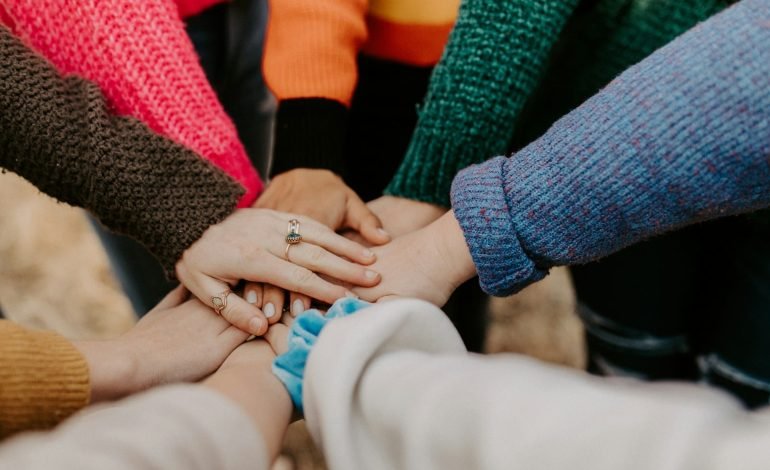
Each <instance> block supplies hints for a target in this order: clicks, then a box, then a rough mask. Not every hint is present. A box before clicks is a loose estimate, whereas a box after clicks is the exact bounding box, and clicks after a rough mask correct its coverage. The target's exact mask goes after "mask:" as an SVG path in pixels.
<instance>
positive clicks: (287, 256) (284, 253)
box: [283, 243, 294, 263]
mask: <svg viewBox="0 0 770 470" xmlns="http://www.w3.org/2000/svg"><path fill="white" fill-rule="evenodd" d="M292 245H294V243H287V244H286V249H285V250H284V251H283V257H284V258H286V261H288V262H289V263H291V261H290V260H289V248H291V246H292Z"/></svg>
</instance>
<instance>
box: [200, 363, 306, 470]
mask: <svg viewBox="0 0 770 470" xmlns="http://www.w3.org/2000/svg"><path fill="white" fill-rule="evenodd" d="M204 385H205V386H207V387H209V388H210V389H212V390H214V391H216V392H218V393H220V394H222V395H224V396H225V397H227V398H229V399H231V400H232V401H234V402H236V403H237V404H238V405H240V406H241V408H242V409H243V410H244V411H245V412H246V414H247V415H248V416H249V418H250V419H251V420H252V422H253V423H254V425H255V426H256V428H257V429H258V430H259V432H260V434H261V435H262V437H263V438H264V441H265V447H266V449H267V451H268V454H269V456H270V459H271V460H273V459H275V457H276V456H277V455H278V452H279V451H280V449H281V442H282V441H283V435H284V432H285V431H286V427H287V426H288V425H289V420H290V419H291V412H292V404H291V399H290V398H289V394H288V393H287V392H286V389H285V388H284V386H283V385H282V384H281V382H279V381H278V379H277V378H276V377H275V376H274V375H273V373H272V372H271V371H270V369H269V367H268V368H264V367H243V366H239V367H231V368H228V369H224V370H220V371H219V372H217V373H216V374H214V375H212V376H211V377H210V378H209V379H208V380H206V381H205V382H204Z"/></svg>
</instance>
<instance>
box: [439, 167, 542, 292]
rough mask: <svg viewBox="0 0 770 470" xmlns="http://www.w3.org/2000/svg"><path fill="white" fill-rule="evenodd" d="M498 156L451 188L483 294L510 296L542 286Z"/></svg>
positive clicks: (465, 172) (460, 177)
mask: <svg viewBox="0 0 770 470" xmlns="http://www.w3.org/2000/svg"><path fill="white" fill-rule="evenodd" d="M505 161H506V158H505V157H496V158H493V159H491V160H489V161H487V162H486V163H483V164H481V165H474V166H472V167H469V168H467V169H465V170H463V171H462V172H460V174H459V175H457V177H456V178H455V180H454V183H453V184H452V208H453V209H454V214H455V217H456V218H457V221H458V222H459V223H460V227H461V228H462V230H463V234H464V236H465V241H466V243H467V244H468V248H469V249H470V251H471V256H472V257H473V262H474V264H475V265H476V270H477V271H478V274H479V282H480V284H481V287H482V289H484V291H485V292H487V293H488V294H490V295H496V296H506V295H510V294H513V293H515V292H518V291H519V290H521V289H523V288H524V287H526V286H527V285H529V284H531V283H533V282H536V281H539V280H540V279H542V278H544V277H545V276H546V275H547V274H548V269H547V268H544V267H540V266H537V265H536V263H535V262H534V261H533V260H532V258H531V257H530V255H529V254H528V253H527V252H526V248H525V247H524V246H523V245H522V244H521V242H520V240H519V238H518V236H517V234H516V227H515V226H514V222H513V218H512V217H511V212H510V208H509V207H508V203H507V202H506V195H505V179H504V177H503V164H504V163H505Z"/></svg>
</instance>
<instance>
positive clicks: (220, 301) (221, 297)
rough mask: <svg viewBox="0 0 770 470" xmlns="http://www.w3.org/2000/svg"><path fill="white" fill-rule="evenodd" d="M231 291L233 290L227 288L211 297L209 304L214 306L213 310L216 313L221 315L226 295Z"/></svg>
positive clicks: (225, 303)
mask: <svg viewBox="0 0 770 470" xmlns="http://www.w3.org/2000/svg"><path fill="white" fill-rule="evenodd" d="M232 293H233V291H231V290H230V289H227V290H225V291H222V292H220V293H219V294H217V295H215V296H213V297H211V304H212V305H213V306H214V311H215V312H217V315H222V310H224V309H225V307H227V296H228V295H230V294H232Z"/></svg>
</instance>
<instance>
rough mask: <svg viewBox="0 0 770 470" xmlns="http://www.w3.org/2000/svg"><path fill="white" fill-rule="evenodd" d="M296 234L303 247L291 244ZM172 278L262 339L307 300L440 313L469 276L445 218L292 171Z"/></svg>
mask: <svg viewBox="0 0 770 470" xmlns="http://www.w3.org/2000/svg"><path fill="white" fill-rule="evenodd" d="M292 221H296V222H297V223H296V224H295V226H293V227H290V223H291V222H292ZM294 230H296V232H297V233H299V234H300V235H301V241H300V242H299V243H296V244H289V243H288V241H289V240H288V238H287V235H288V234H289V232H291V231H294ZM176 273H177V276H178V278H179V280H180V282H181V283H182V284H183V285H184V286H185V287H186V288H187V289H189V291H190V292H192V293H193V295H194V296H195V297H197V298H198V299H199V300H200V302H202V303H203V304H205V305H207V306H208V307H209V308H212V309H214V310H215V311H217V312H218V313H220V314H221V316H222V317H223V318H224V319H225V320H227V322H229V323H230V324H232V325H233V326H235V327H236V328H237V329H239V330H241V331H242V332H244V333H248V334H253V335H256V336H262V335H264V334H266V333H267V331H268V329H269V328H270V325H274V324H276V323H277V322H279V320H280V319H281V317H282V315H283V314H284V313H286V312H288V313H290V314H291V315H292V316H296V315H298V314H300V313H302V312H303V311H305V310H307V309H309V308H310V306H311V304H312V303H313V301H317V302H318V303H321V304H331V303H333V302H334V301H335V300H337V299H339V298H342V297H346V296H356V297H360V298H362V299H364V300H367V301H370V302H375V301H379V300H384V299H388V298H392V297H394V296H408V297H417V298H421V299H424V300H427V301H429V302H432V303H434V304H436V305H438V306H442V305H443V304H444V303H445V302H446V301H447V299H448V298H449V296H450V294H451V293H452V291H454V289H455V288H456V287H457V286H458V285H460V284H461V283H462V282H464V281H465V280H467V279H469V278H471V277H472V276H473V275H474V274H475V270H474V268H473V262H472V260H471V257H470V253H469V252H468V249H467V247H466V246H465V241H464V238H463V235H462V231H461V229H460V227H459V225H458V224H457V221H456V220H455V219H454V216H453V214H452V212H451V211H449V212H447V211H446V209H444V208H442V207H438V206H435V205H432V204H428V203H423V202H419V201H414V200H409V199H404V198H398V197H393V196H383V197H381V198H379V199H376V200H374V201H372V202H370V203H368V204H365V203H364V202H363V201H362V200H361V199H360V198H359V197H358V196H357V195H356V194H355V192H354V191H353V190H352V189H350V188H349V187H348V186H347V185H346V184H345V183H344V182H343V180H342V179H341V178H339V177H338V176H337V175H335V174H333V173H332V172H330V171H327V170H313V169H297V170H292V171H289V172H286V173H283V174H281V175H278V176H277V177H276V178H275V179H274V180H273V181H272V182H271V183H270V184H269V185H268V187H267V189H266V191H265V193H264V194H263V195H262V196H261V197H260V198H259V199H258V200H257V202H256V203H255V204H254V206H253V207H252V208H248V209H240V210H237V211H236V212H235V213H233V214H232V215H231V216H230V217H228V218H227V219H226V220H224V221H223V222H221V223H219V224H217V225H214V226H212V227H210V228H209V230H208V231H207V232H206V233H204V235H203V237H201V239H200V240H198V241H197V242H196V243H195V244H194V245H193V246H191V247H190V248H189V249H188V250H187V251H186V252H185V254H184V256H183V257H182V259H181V260H180V261H179V262H178V263H177V266H176ZM284 306H286V307H285V308H284Z"/></svg>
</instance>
